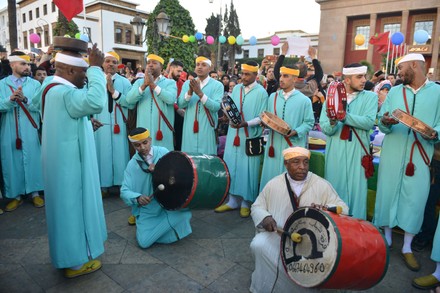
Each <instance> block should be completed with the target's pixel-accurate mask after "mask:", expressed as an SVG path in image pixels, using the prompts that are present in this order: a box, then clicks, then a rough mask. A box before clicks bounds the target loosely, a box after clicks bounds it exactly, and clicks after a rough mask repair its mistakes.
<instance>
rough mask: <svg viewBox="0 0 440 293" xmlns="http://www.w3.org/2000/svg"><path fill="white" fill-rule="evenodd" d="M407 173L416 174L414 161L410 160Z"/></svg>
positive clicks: (409, 174) (408, 174) (407, 174)
mask: <svg viewBox="0 0 440 293" xmlns="http://www.w3.org/2000/svg"><path fill="white" fill-rule="evenodd" d="M405 175H406V176H413V175H414V163H413V162H409V163H408V165H406V170H405Z"/></svg>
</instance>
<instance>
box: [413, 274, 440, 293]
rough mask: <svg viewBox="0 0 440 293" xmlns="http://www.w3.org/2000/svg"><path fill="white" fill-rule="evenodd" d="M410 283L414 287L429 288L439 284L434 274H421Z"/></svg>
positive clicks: (439, 281)
mask: <svg viewBox="0 0 440 293" xmlns="http://www.w3.org/2000/svg"><path fill="white" fill-rule="evenodd" d="M412 285H413V286H414V287H416V288H419V289H423V290H429V289H434V288H435V287H437V286H440V280H437V278H436V277H435V276H434V275H428V276H423V277H419V278H414V279H413V281H412Z"/></svg>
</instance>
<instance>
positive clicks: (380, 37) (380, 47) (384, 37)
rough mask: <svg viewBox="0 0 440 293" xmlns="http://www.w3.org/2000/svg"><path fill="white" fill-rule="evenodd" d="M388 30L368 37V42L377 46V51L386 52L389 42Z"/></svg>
mask: <svg viewBox="0 0 440 293" xmlns="http://www.w3.org/2000/svg"><path fill="white" fill-rule="evenodd" d="M389 37H390V32H389V31H388V32H385V33H380V34H376V35H375V36H372V37H371V38H370V41H369V43H370V44H371V45H374V46H377V47H376V51H377V52H378V53H387V51H388V43H389Z"/></svg>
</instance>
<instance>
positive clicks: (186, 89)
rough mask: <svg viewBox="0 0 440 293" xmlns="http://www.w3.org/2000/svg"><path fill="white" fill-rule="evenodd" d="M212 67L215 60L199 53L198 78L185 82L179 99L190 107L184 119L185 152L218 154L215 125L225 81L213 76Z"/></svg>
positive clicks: (196, 69)
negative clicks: (210, 72) (210, 73)
mask: <svg viewBox="0 0 440 293" xmlns="http://www.w3.org/2000/svg"><path fill="white" fill-rule="evenodd" d="M210 68H211V60H209V59H208V58H206V57H201V56H200V57H197V58H196V68H195V73H196V74H197V78H195V79H193V80H191V81H190V80H187V81H186V82H185V83H184V85H183V87H182V91H181V93H180V96H179V99H178V106H179V108H181V109H182V108H185V109H186V111H185V116H184V119H183V134H182V151H183V152H188V153H201V154H208V155H217V142H216V138H215V129H216V128H217V121H218V110H220V102H221V100H222V97H223V90H224V87H223V84H222V83H221V82H219V81H218V80H215V79H212V78H210V77H209V75H208V74H209V71H210Z"/></svg>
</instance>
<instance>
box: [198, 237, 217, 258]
mask: <svg viewBox="0 0 440 293" xmlns="http://www.w3.org/2000/svg"><path fill="white" fill-rule="evenodd" d="M190 240H191V241H192V242H194V243H195V244H197V245H199V246H201V247H203V248H205V249H207V250H208V251H210V252H211V253H216V254H218V255H220V256H223V257H224V256H225V251H224V249H223V243H222V241H221V239H197V238H193V239H190Z"/></svg>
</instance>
